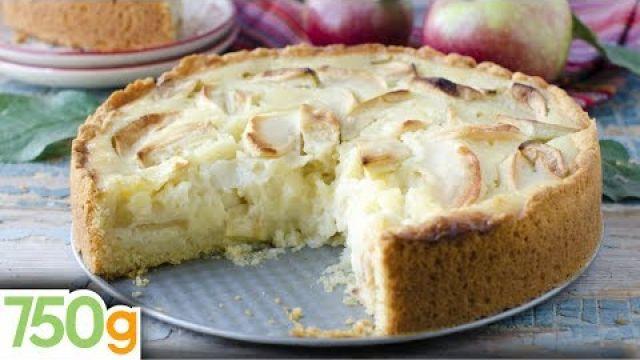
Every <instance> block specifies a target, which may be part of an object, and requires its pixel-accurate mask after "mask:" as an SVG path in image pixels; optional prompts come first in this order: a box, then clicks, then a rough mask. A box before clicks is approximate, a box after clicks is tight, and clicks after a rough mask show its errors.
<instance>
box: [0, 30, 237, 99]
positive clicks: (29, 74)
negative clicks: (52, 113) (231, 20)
mask: <svg viewBox="0 0 640 360" xmlns="http://www.w3.org/2000/svg"><path fill="white" fill-rule="evenodd" d="M238 30H239V28H238V27H237V26H234V27H233V28H232V29H231V32H230V33H229V34H227V36H226V37H225V38H224V39H223V40H222V41H221V42H219V43H217V44H215V45H214V46H213V47H210V48H204V49H201V50H200V51H197V52H201V53H207V54H212V53H221V52H223V51H224V50H226V49H227V48H228V47H229V46H230V45H231V44H232V43H233V41H234V40H235V38H236V36H237V35H238ZM179 60H180V58H172V59H168V60H161V61H156V62H152V63H147V64H140V65H124V66H117V67H110V68H99V69H83V68H78V69H71V68H55V67H46V66H33V65H25V64H18V63H14V62H11V61H8V60H6V59H0V73H2V74H3V75H5V76H6V77H8V78H11V79H14V80H18V81H22V82H25V83H29V84H33V85H41V86H51V87H64V88H89V89H99V88H114V87H121V86H124V85H126V84H128V83H130V82H132V81H134V80H136V79H141V78H146V77H156V76H158V75H160V74H162V73H163V72H165V71H168V70H170V69H171V68H173V67H174V66H175V65H176V64H177V63H178V61H179Z"/></svg>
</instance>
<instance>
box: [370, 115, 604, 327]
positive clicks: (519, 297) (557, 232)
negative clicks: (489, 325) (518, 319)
mask: <svg viewBox="0 0 640 360" xmlns="http://www.w3.org/2000/svg"><path fill="white" fill-rule="evenodd" d="M591 126H592V130H593V134H595V124H593V123H592V125H591ZM590 140H591V144H588V145H587V148H586V149H584V150H583V152H582V154H581V156H580V158H579V159H578V162H579V163H580V169H579V170H578V171H577V172H576V173H575V174H573V175H571V176H570V177H568V178H567V179H565V180H564V181H563V182H562V183H560V184H559V185H557V186H555V187H553V188H547V189H545V190H544V191H541V192H538V193H537V194H535V195H534V196H533V197H532V198H531V199H530V200H529V201H528V203H527V205H526V207H525V209H524V210H523V212H522V213H521V214H520V215H518V216H504V217H502V218H490V217H487V216H486V215H482V214H477V213H473V214H460V215H458V216H452V217H447V218H441V219H438V220H436V221H435V222H433V223H429V224H427V225H425V226H423V227H418V228H411V229H404V230H402V231H400V232H399V233H396V234H387V235H386V236H385V237H384V239H383V241H382V243H381V254H382V255H381V256H382V263H383V264H382V269H383V273H384V275H383V277H384V278H383V279H380V280H379V281H381V282H382V283H383V284H384V287H385V289H386V291H387V292H388V293H387V294H386V295H385V297H386V306H385V307H384V309H382V310H380V311H383V312H384V313H385V314H384V316H378V318H379V319H384V322H383V323H378V324H377V325H378V326H379V328H378V331H379V332H381V333H385V334H400V333H407V332H415V331H421V330H426V329H436V328H440V327H448V326H453V325H457V324H463V323H465V322H468V321H472V320H475V319H478V318H481V317H485V316H489V315H492V314H495V313H498V312H500V311H503V310H506V309H508V308H511V307H514V306H517V305H520V304H522V303H524V302H526V301H529V300H531V299H533V298H535V297H537V296H539V295H541V294H542V293H544V292H546V291H549V290H551V289H552V288H553V287H555V286H558V285H560V284H562V283H563V282H565V281H567V280H568V279H570V278H571V277H573V276H574V275H575V274H576V273H577V272H578V271H580V270H581V269H582V268H583V267H584V266H585V264H586V263H587V262H588V261H589V260H590V259H591V257H592V256H593V254H594V252H595V251H596V249H597V247H598V244H599V241H600V237H601V235H602V234H601V231H602V220H601V213H600V202H601V196H602V195H601V181H602V179H601V168H600V151H599V147H598V143H597V140H596V139H595V137H594V136H591V137H590Z"/></svg>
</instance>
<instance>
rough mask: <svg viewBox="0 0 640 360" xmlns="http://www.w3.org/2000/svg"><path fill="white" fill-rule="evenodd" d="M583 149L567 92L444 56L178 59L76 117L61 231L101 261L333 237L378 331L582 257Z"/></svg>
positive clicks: (493, 304) (298, 51)
mask: <svg viewBox="0 0 640 360" xmlns="http://www.w3.org/2000/svg"><path fill="white" fill-rule="evenodd" d="M598 154H599V152H598V148H597V141H596V131H595V125H594V123H593V121H592V120H590V119H589V118H588V117H587V116H586V114H585V113H584V112H582V110H580V109H579V108H578V106H577V105H576V104H575V103H573V102H572V101H571V100H570V99H569V98H568V97H567V95H566V94H564V92H562V90H560V89H558V88H556V87H554V86H550V85H547V84H546V83H544V82H543V81H542V80H540V79H538V78H534V77H528V76H525V75H522V74H512V73H510V72H509V71H507V70H505V69H503V68H500V67H498V66H496V65H493V64H487V63H485V64H479V65H477V64H475V62H473V60H471V59H469V58H465V57H460V56H457V55H451V56H443V55H441V54H438V53H436V52H435V51H433V50H430V49H427V48H424V49H421V50H417V51H416V50H410V49H403V48H385V47H380V46H373V45H371V46H364V47H356V48H342V47H333V48H327V49H322V50H319V49H314V48H307V47H299V48H291V49H287V50H282V51H276V50H272V51H270V50H257V51H254V52H251V53H247V52H241V53H235V54H230V55H226V56H225V57H209V58H207V57H192V58H188V59H186V60H184V61H183V62H182V63H181V65H180V66H179V67H178V68H176V69H174V70H173V71H172V72H170V73H167V74H165V75H164V76H163V77H162V78H161V80H160V81H159V82H158V84H155V83H154V82H152V81H150V80H147V81H139V82H137V83H135V84H133V85H131V86H130V87H129V88H128V89H127V90H125V91H123V92H120V93H116V94H114V95H113V96H112V97H111V99H110V100H109V101H108V102H107V103H106V104H105V105H103V107H101V109H100V110H99V111H98V112H97V113H96V114H95V115H94V116H92V117H91V118H90V119H89V120H88V121H87V123H86V124H85V125H84V126H83V127H82V129H81V130H80V133H79V136H78V139H77V140H76V141H75V142H74V155H73V156H74V163H73V164H74V165H73V166H74V167H75V168H74V169H73V170H72V187H73V192H74V193H73V196H72V197H73V201H74V204H73V211H74V236H75V238H76V242H77V243H78V244H79V248H80V249H81V251H82V253H83V257H84V259H85V262H86V263H87V264H88V266H89V267H90V268H91V269H92V270H93V271H94V272H96V273H98V274H101V275H104V276H107V277H114V276H122V275H126V274H131V273H135V272H136V271H139V270H141V269H147V268H150V267H153V266H157V265H160V264H163V263H176V264H177V263H180V262H182V261H185V260H188V259H193V258H196V257H198V256H201V255H206V254H212V253H215V252H221V251H225V249H226V248H227V247H229V246H233V245H237V244H257V245H265V246H275V247H296V246H300V245H306V246H311V247H318V246H322V245H325V244H327V243H329V242H331V243H334V242H336V241H337V242H340V241H343V242H344V244H345V247H346V248H347V249H348V251H349V252H350V257H351V264H352V267H353V271H354V274H355V278H356V282H357V289H358V297H359V299H360V300H361V302H362V303H363V304H364V305H365V307H366V308H367V309H368V310H369V311H370V312H371V313H373V314H374V315H375V317H376V324H377V327H378V330H379V332H380V333H400V332H407V331H417V330H423V329H426V328H436V327H441V326H446V325H453V324H456V323H460V322H463V321H468V320H471V319H472V318H474V317H478V316H484V315H488V314H491V313H492V312H495V311H498V310H500V309H501V308H505V307H509V306H514V305H517V304H518V303H520V302H522V301H524V300H526V299H527V298H530V297H532V296H535V295H537V294H538V293H541V292H542V291H545V290H548V289H549V288H550V287H552V286H553V285H556V284H558V283H560V282H562V281H564V280H566V279H567V278H568V277H570V276H571V275H572V274H574V273H575V272H577V271H578V270H579V269H580V268H581V266H583V265H584V263H585V262H586V261H587V259H589V258H590V257H591V255H592V254H593V251H594V249H595V248H596V244H597V241H598V238H599V235H600V210H599V201H600V198H599V197H600V193H599V191H600V189H599V186H600V185H599V181H600V180H599V179H600V173H599V171H600V170H599V169H600V168H599V162H598V159H599V158H598V156H599V155H598ZM576 217H577V219H576ZM555 246H557V247H555ZM424 254H427V255H424ZM545 257H547V258H545ZM481 266H482V267H486V268H482V267H481ZM493 267H495V269H494V268H493ZM489 268H491V269H490V270H487V269H489ZM483 269H485V270H483ZM523 269H526V270H523ZM438 271H440V273H438ZM483 271H484V272H485V273H484V274H483V273H482V272H483ZM483 276H487V277H488V278H484V277H483ZM501 276H504V277H505V278H504V279H500V277H501ZM501 283H502V284H501ZM508 287H513V289H509V288H508ZM510 291H514V292H515V293H513V294H512V293H510ZM492 292H494V293H492ZM442 294H449V295H446V296H449V297H446V296H445V295H442ZM438 296H440V297H442V296H445V298H441V299H437V298H435V297H438ZM454 298H455V299H454ZM456 301H457V305H456V304H455V303H454V302H456ZM445 303H447V304H448V305H447V304H445ZM443 304H444V305H443ZM412 309H413V310H412Z"/></svg>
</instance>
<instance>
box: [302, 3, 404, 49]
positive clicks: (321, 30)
mask: <svg viewBox="0 0 640 360" xmlns="http://www.w3.org/2000/svg"><path fill="white" fill-rule="evenodd" d="M306 4H307V9H306V14H305V31H306V33H307V35H308V36H309V39H310V40H311V42H312V43H313V44H315V45H328V44H348V45H353V44H363V43H382V44H389V45H406V44H407V42H408V40H409V36H410V35H411V27H412V25H413V10H412V7H411V3H410V2H409V1H407V0H340V1H336V0H307V1H306Z"/></svg>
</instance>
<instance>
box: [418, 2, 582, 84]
mask: <svg viewBox="0 0 640 360" xmlns="http://www.w3.org/2000/svg"><path fill="white" fill-rule="evenodd" d="M571 39H572V21H571V9H570V8H569V3H568V2H567V0H436V1H435V2H434V3H433V6H432V7H431V10H430V11H429V12H428V13H427V15H426V18H425V25H424V30H423V43H424V44H425V45H429V46H431V47H433V48H435V49H438V50H440V51H443V52H456V53H459V54H463V55H468V56H471V57H473V58H475V59H476V60H477V61H485V60H486V61H493V62H495V63H497V64H500V65H502V66H504V67H506V68H509V69H511V70H513V71H521V72H523V73H526V74H529V75H538V76H541V77H543V78H545V79H546V80H548V81H552V80H554V79H556V78H557V77H558V76H559V75H560V73H561V72H562V70H563V69H564V66H565V64H566V61H567V54H568V53H569V46H570V45H571Z"/></svg>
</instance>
